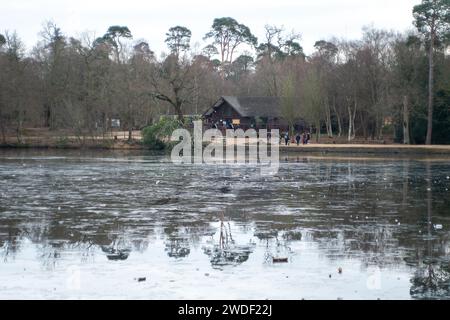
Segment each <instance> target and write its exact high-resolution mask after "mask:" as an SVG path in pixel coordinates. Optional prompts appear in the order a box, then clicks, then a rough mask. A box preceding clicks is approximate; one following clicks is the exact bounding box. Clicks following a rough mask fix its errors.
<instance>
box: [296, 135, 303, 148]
mask: <svg viewBox="0 0 450 320" xmlns="http://www.w3.org/2000/svg"><path fill="white" fill-rule="evenodd" d="M301 139H302V137H301V136H300V133H298V132H297V135H296V136H295V140H296V141H297V146H299V145H300V140H301Z"/></svg>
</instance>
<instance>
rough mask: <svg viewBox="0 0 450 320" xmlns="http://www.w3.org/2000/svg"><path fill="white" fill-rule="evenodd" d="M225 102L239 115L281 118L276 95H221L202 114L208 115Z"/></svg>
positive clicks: (279, 104) (278, 99)
mask: <svg viewBox="0 0 450 320" xmlns="http://www.w3.org/2000/svg"><path fill="white" fill-rule="evenodd" d="M224 102H227V103H228V104H229V105H230V106H231V107H233V109H235V110H236V111H237V113H239V114H240V115H241V117H248V118H254V117H267V118H281V117H282V115H281V103H280V102H281V101H280V98H277V97H234V96H223V97H221V98H220V99H219V100H218V101H217V102H216V103H215V104H214V106H212V107H211V108H209V109H208V111H206V112H205V113H204V114H203V115H204V116H210V115H211V114H212V113H213V112H214V110H215V109H216V108H218V107H220V106H221V105H222V104H223V103H224Z"/></svg>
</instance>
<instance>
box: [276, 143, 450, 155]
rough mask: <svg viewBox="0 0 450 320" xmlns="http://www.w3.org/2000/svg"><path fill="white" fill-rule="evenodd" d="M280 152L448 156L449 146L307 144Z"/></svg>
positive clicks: (283, 149)
mask: <svg viewBox="0 0 450 320" xmlns="http://www.w3.org/2000/svg"><path fill="white" fill-rule="evenodd" d="M280 151H281V152H287V153H321V154H328V153H330V154H371V155H449V156H450V145H431V146H428V145H403V144H379V145H378V144H309V145H301V146H297V145H290V146H280Z"/></svg>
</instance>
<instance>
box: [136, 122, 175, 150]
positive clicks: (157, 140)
mask: <svg viewBox="0 0 450 320" xmlns="http://www.w3.org/2000/svg"><path fill="white" fill-rule="evenodd" d="M182 127H183V124H182V123H181V122H180V121H178V120H174V119H170V118H161V120H159V121H158V122H157V123H155V124H153V125H151V126H148V127H146V128H144V129H143V130H142V137H143V142H144V145H145V146H147V147H148V148H149V149H151V150H164V149H166V148H170V146H171V145H172V144H171V143H170V136H171V135H172V132H173V131H174V130H176V129H179V128H182Z"/></svg>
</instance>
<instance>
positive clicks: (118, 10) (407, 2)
mask: <svg viewBox="0 0 450 320" xmlns="http://www.w3.org/2000/svg"><path fill="white" fill-rule="evenodd" d="M418 3H420V0H270V1H269V0H224V1H213V0H190V1H189V0H184V1H183V0H158V1H152V0H147V1H142V0H141V1H138V0H77V1H69V0H67V1H66V0H2V4H1V9H0V32H4V31H5V30H10V31H12V30H16V31H17V32H18V34H19V36H20V37H21V38H22V40H23V41H24V42H25V44H26V46H27V49H31V47H33V46H34V45H35V43H36V41H37V40H38V38H39V35H38V33H39V31H40V30H41V29H42V25H43V23H44V22H45V21H47V20H52V21H54V22H55V23H56V24H57V25H58V26H59V27H60V28H61V29H62V31H63V32H64V34H66V35H69V36H78V35H80V33H82V32H83V31H90V32H95V34H96V35H97V36H101V35H103V34H104V33H105V31H106V30H107V29H108V27H109V26H111V25H126V26H128V27H129V28H130V30H131V32H132V34H133V36H134V39H146V40H147V41H148V42H149V44H150V47H151V48H152V50H153V51H155V52H157V53H158V54H159V53H160V52H161V51H164V50H165V51H167V49H166V47H165V44H164V39H165V33H166V32H167V30H168V29H169V28H170V27H172V26H175V25H182V26H186V27H188V28H189V29H191V30H192V33H193V36H192V44H193V45H194V44H195V43H199V46H200V47H203V46H204V43H203V41H202V38H203V36H204V34H205V33H206V32H207V31H208V30H209V28H210V27H211V25H212V22H213V20H214V18H217V17H227V16H229V17H233V18H235V19H236V20H238V21H239V22H240V23H244V24H246V25H247V26H249V27H250V29H251V30H252V32H253V33H254V34H255V35H256V36H257V37H258V38H259V39H262V38H263V35H264V29H263V28H264V25H266V24H271V25H283V26H284V27H285V28H286V29H287V30H292V29H294V30H295V31H296V32H299V33H301V34H302V41H301V44H302V46H303V47H304V48H305V51H306V52H307V53H310V52H311V51H312V48H313V45H314V43H315V41H316V40H320V39H328V38H330V37H331V36H337V37H339V38H341V37H344V38H357V37H359V36H360V35H361V29H362V27H363V26H364V25H368V24H373V25H374V26H375V27H377V28H386V29H393V30H396V31H405V30H408V29H411V28H413V26H412V8H413V6H414V5H415V4H418Z"/></svg>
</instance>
